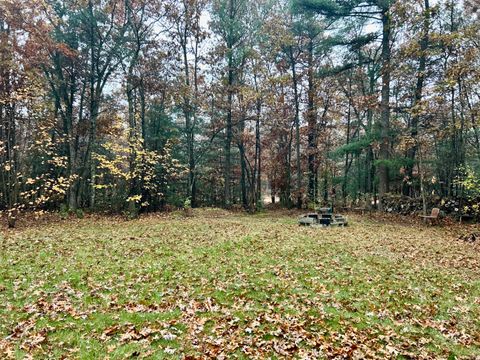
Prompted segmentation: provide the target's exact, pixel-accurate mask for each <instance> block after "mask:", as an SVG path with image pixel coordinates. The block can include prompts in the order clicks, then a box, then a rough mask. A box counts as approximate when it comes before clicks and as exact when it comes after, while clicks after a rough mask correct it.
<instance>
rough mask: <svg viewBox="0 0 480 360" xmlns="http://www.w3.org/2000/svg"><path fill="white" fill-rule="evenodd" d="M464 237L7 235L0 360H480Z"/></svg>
mask: <svg viewBox="0 0 480 360" xmlns="http://www.w3.org/2000/svg"><path fill="white" fill-rule="evenodd" d="M458 231H459V230H458V229H453V230H452V229H448V228H445V227H426V226H423V225H420V226H418V225H417V226H415V227H414V226H411V225H403V224H398V223H389V224H384V223H380V222H379V221H378V220H373V219H360V218H358V217H353V218H351V226H349V227H347V228H328V229H312V228H306V227H299V226H297V225H296V217H295V216H288V215H286V214H285V213H273V214H272V213H266V214H261V215H255V216H248V215H242V214H230V213H226V212H222V211H217V210H203V211H199V212H197V213H196V215H195V216H194V217H192V218H183V217H182V216H181V215H168V216H167V215H165V216H163V215H158V216H149V217H145V218H142V219H140V220H135V221H129V222H127V221H123V220H121V219H107V218H94V219H92V218H86V219H83V220H68V222H67V221H59V222H57V223H51V224H43V225H38V226H34V227H31V228H25V229H20V230H16V231H14V232H8V233H7V232H5V233H3V235H2V238H1V239H0V357H1V358H4V357H12V358H23V357H24V356H25V355H32V356H33V357H34V358H46V357H49V358H62V357H63V358H83V359H97V358H106V357H108V358H111V359H121V358H122V359H123V358H129V357H140V358H155V359H157V358H188V359H194V358H222V356H223V357H225V358H233V357H236V358H309V359H310V358H335V357H338V358H341V357H347V358H351V357H357V358H365V357H371V358H452V359H453V358H466V359H472V358H479V357H480V244H478V241H477V243H473V244H470V243H466V242H463V241H458V240H456V239H457V238H458Z"/></svg>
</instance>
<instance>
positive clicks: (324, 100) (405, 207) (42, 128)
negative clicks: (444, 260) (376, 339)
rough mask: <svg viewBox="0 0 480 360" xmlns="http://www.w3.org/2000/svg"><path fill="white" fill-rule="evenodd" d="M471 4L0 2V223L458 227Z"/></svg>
mask: <svg viewBox="0 0 480 360" xmlns="http://www.w3.org/2000/svg"><path fill="white" fill-rule="evenodd" d="M478 14H479V7H478V3H477V2H475V1H464V2H462V3H459V2H457V1H451V0H438V1H433V0H422V1H416V0H409V1H389V0H367V1H358V0H356V1H340V0H338V1H332V0H298V1H293V2H292V1H287V0H281V1H269V0H182V1H173V0H171V1H170V0H165V1H153V0H108V1H106V0H35V1H27V0H2V1H1V2H0V210H1V211H2V212H3V213H4V214H6V216H7V217H8V218H9V220H10V225H12V226H13V225H14V223H15V219H16V218H17V217H18V216H19V215H20V214H21V213H22V212H25V211H35V212H42V211H49V210H60V211H61V212H65V213H68V212H73V213H76V214H77V215H79V216H81V214H82V209H88V210H90V211H107V212H112V213H120V212H126V213H127V214H129V216H136V215H137V214H138V213H139V212H141V211H155V210H159V209H165V208H168V207H187V208H188V207H196V206H223V207H226V208H231V207H243V208H245V209H247V210H249V211H256V210H259V209H261V208H262V207H263V206H264V204H265V203H267V202H279V203H280V204H281V205H282V206H285V207H299V208H305V207H312V206H314V205H316V204H322V203H323V204H331V203H332V202H335V203H336V204H337V205H342V206H358V207H369V206H372V205H373V206H375V207H377V208H378V209H379V210H386V211H395V212H402V213H412V212H416V211H417V212H418V211H421V210H422V209H423V210H426V209H427V208H428V207H431V206H440V207H441V208H442V209H443V210H444V211H446V212H448V213H453V214H462V213H467V214H470V215H471V216H477V213H478V211H479V205H478V204H479V200H478V198H479V195H480V163H479V160H480V129H479V126H480V123H479V121H480V119H479V111H480V66H479V65H480V21H479V15H478Z"/></svg>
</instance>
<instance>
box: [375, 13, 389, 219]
mask: <svg viewBox="0 0 480 360" xmlns="http://www.w3.org/2000/svg"><path fill="white" fill-rule="evenodd" d="M390 41H391V20H390V10H389V9H388V8H386V9H383V13H382V54H381V58H382V99H381V102H380V123H379V128H380V151H379V164H378V169H377V171H378V180H379V184H378V195H379V199H378V200H379V203H378V208H379V210H380V211H383V199H384V196H385V194H386V193H387V192H388V182H389V176H388V163H387V162H388V160H389V157H390V139H389V137H390V134H389V131H390V70H391V69H390Z"/></svg>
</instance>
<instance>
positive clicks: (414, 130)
mask: <svg viewBox="0 0 480 360" xmlns="http://www.w3.org/2000/svg"><path fill="white" fill-rule="evenodd" d="M424 7H425V8H424V20H423V29H422V38H421V40H420V58H419V65H418V72H417V84H416V86H415V95H414V101H413V107H414V108H416V110H415V112H414V115H413V116H412V121H411V125H410V126H411V129H410V135H411V136H412V138H413V140H414V146H412V147H411V148H410V149H409V150H408V151H407V158H408V159H409V161H410V162H409V163H408V164H407V167H406V175H407V176H408V181H409V183H412V181H413V166H414V163H415V155H416V152H417V147H418V146H417V144H418V143H417V141H416V138H417V135H418V123H419V120H420V116H421V113H420V111H419V109H418V107H419V106H420V104H421V102H422V97H423V84H424V82H425V76H426V73H425V71H426V67H427V66H426V65H427V49H428V43H429V28H430V4H429V0H424ZM404 195H408V196H412V195H413V192H412V186H411V185H408V186H405V187H404Z"/></svg>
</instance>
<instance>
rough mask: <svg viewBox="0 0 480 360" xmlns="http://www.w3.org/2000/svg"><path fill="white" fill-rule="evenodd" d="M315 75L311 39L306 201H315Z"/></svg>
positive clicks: (309, 53)
mask: <svg viewBox="0 0 480 360" xmlns="http://www.w3.org/2000/svg"><path fill="white" fill-rule="evenodd" d="M315 91H316V88H315V75H314V63H313V39H310V41H309V43H308V109H307V116H308V199H309V201H310V202H314V201H315V198H316V196H315V191H316V189H317V184H316V182H317V176H316V174H317V169H316V162H317V109H316V106H315Z"/></svg>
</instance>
